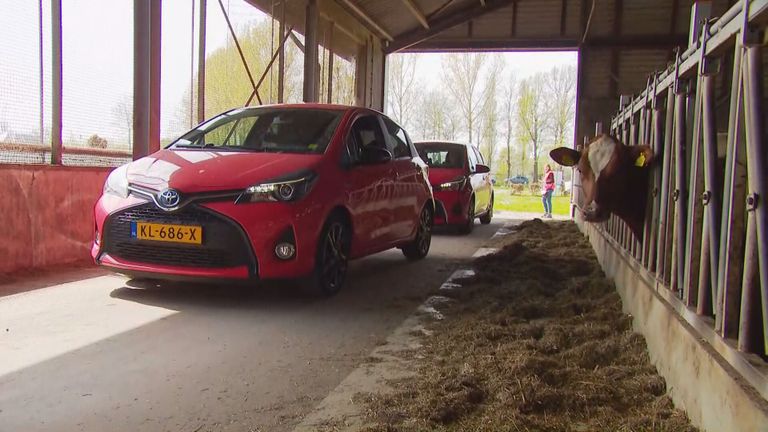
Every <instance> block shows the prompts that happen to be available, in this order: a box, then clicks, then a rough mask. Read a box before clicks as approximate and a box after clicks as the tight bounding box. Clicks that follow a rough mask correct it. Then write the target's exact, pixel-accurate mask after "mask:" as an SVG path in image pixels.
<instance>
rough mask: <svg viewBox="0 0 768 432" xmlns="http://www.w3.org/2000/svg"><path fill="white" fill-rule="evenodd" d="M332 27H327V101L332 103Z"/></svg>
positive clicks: (332, 25)
mask: <svg viewBox="0 0 768 432" xmlns="http://www.w3.org/2000/svg"><path fill="white" fill-rule="evenodd" d="M333 28H334V24H333V23H331V27H330V28H329V29H328V103H333Z"/></svg>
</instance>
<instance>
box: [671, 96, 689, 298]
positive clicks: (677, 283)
mask: <svg viewBox="0 0 768 432" xmlns="http://www.w3.org/2000/svg"><path fill="white" fill-rule="evenodd" d="M685 87H687V85H686V84H685V83H684V82H679V83H678V88H677V89H676V91H675V128H674V129H675V131H674V135H675V144H674V145H675V192H674V194H673V199H674V201H675V227H674V231H673V241H674V246H673V250H674V251H675V259H674V261H673V262H672V284H671V289H672V290H673V291H678V293H679V292H681V290H682V288H683V270H682V269H683V268H684V267H685V228H686V217H685V214H686V208H685V199H686V187H685V153H686V152H685V147H686V104H687V94H686V92H687V88H685Z"/></svg>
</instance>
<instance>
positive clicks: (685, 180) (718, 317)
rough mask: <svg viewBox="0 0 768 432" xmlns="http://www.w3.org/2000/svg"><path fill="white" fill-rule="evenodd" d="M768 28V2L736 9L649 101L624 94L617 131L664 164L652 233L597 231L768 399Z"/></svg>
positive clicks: (662, 76) (656, 178) (622, 227)
mask: <svg viewBox="0 0 768 432" xmlns="http://www.w3.org/2000/svg"><path fill="white" fill-rule="evenodd" d="M766 22H768V0H752V1H749V0H743V1H741V2H739V3H737V4H736V5H734V6H733V7H731V8H730V9H729V10H728V11H727V12H726V13H725V14H724V15H723V16H722V17H720V18H719V19H718V20H716V21H709V22H707V23H704V25H703V26H702V29H701V35H700V37H699V38H698V41H696V43H695V44H693V45H692V46H691V47H689V48H688V49H687V50H686V51H685V52H678V55H677V56H676V57H677V58H676V61H675V62H674V63H673V64H672V65H670V66H669V67H668V68H667V69H666V70H663V71H661V72H659V73H657V74H654V75H653V76H652V77H650V79H649V81H648V86H647V87H646V89H645V90H644V91H643V92H642V93H641V94H640V95H638V96H636V97H634V98H628V97H622V99H621V102H620V107H619V112H618V113H617V114H616V116H615V117H614V118H613V119H612V121H611V125H610V132H611V133H612V134H613V135H614V136H616V137H618V138H619V139H620V140H621V141H622V142H624V143H626V144H628V145H635V144H638V143H646V144H649V145H650V146H651V147H652V149H653V151H654V154H655V155H656V159H655V160H656V162H655V165H654V172H653V175H652V176H651V182H652V186H651V188H650V196H649V202H648V209H647V212H646V223H645V230H644V234H643V236H642V238H641V239H636V238H635V237H634V236H633V235H632V233H631V232H630V230H629V227H628V226H627V224H626V223H624V222H623V221H621V220H620V219H618V218H617V217H615V216H612V217H611V218H610V219H609V220H608V222H607V223H604V224H601V225H599V226H598V227H597V230H598V232H600V233H601V234H602V235H603V236H605V237H607V238H609V239H610V241H611V242H612V243H613V244H614V245H615V246H618V247H619V248H620V249H622V250H623V253H624V254H625V256H626V257H628V258H629V259H630V260H634V261H635V263H636V264H637V266H638V271H640V272H642V273H644V274H646V275H649V277H651V278H655V282H656V287H657V291H658V292H659V293H660V294H661V295H662V296H663V297H664V298H666V299H668V300H670V302H671V303H674V304H673V306H674V307H675V308H676V309H677V310H678V312H680V314H681V315H682V316H683V318H684V319H686V320H687V321H688V322H689V324H692V325H693V326H694V327H697V328H703V327H707V328H708V329H709V330H707V331H709V332H710V334H712V335H713V338H714V342H713V346H714V347H715V348H716V349H717V350H719V351H720V352H721V354H723V357H724V358H726V360H728V361H729V362H730V363H731V364H732V365H733V366H734V367H736V368H737V370H739V371H740V372H742V373H746V374H747V375H749V376H750V377H752V378H754V377H758V381H760V382H761V383H762V385H761V386H757V387H758V391H759V392H760V393H761V394H762V395H763V396H764V397H768V380H766V378H765V377H766V376H768V375H766V374H765V368H766V366H768V364H766V362H765V360H766V359H767V358H768V357H767V356H766V354H767V353H768V250H767V248H768V213H767V212H766V198H768V197H767V196H766V193H768V191H767V190H766V183H768V182H767V181H766V159H767V158H768V147H766V124H765V122H766V112H765V111H764V108H765V107H764V106H763V105H764V103H765V100H764V97H765V94H764V93H763V91H764V89H763V86H764V82H765V79H766V76H765V71H764V70H763V67H764V64H763V61H764V60H763V54H764V50H765V41H766V39H765V30H766V27H765V26H766ZM600 127H601V126H598V129H599V128H600ZM756 368H757V369H756ZM756 370H762V372H760V373H757V374H756V372H755V371H756Z"/></svg>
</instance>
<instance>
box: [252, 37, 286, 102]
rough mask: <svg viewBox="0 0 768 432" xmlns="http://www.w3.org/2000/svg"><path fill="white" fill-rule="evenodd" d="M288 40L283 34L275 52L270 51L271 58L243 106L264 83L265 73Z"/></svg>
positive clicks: (267, 73)
mask: <svg viewBox="0 0 768 432" xmlns="http://www.w3.org/2000/svg"><path fill="white" fill-rule="evenodd" d="M288 31H289V32H292V31H293V26H291V28H290V29H289V30H288ZM287 40H288V35H287V34H286V35H285V36H283V40H281V41H280V46H279V47H278V48H277V50H276V51H275V52H273V53H272V58H270V59H269V63H267V67H266V68H265V69H264V72H263V73H262V74H261V76H260V77H259V81H258V82H256V87H254V89H253V91H252V92H251V96H250V97H249V98H248V101H246V102H245V106H248V104H250V103H251V101H253V97H254V96H255V95H257V94H258V92H259V88H261V84H263V83H264V79H266V78H267V75H269V71H270V70H271V69H272V65H274V64H275V60H277V57H278V56H279V53H280V50H282V49H283V47H284V46H285V42H286V41H287Z"/></svg>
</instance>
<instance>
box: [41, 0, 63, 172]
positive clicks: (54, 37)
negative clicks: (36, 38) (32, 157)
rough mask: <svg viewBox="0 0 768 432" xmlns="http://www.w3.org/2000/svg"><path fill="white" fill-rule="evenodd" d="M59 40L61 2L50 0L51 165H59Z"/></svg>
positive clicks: (60, 78)
mask: <svg viewBox="0 0 768 432" xmlns="http://www.w3.org/2000/svg"><path fill="white" fill-rule="evenodd" d="M61 40H62V39H61V0H51V54H52V55H51V84H52V87H51V105H52V106H51V163H52V164H53V165H61V149H62V145H61V116H62V109H61V107H62V104H61V101H62V99H61V95H62V69H61V64H62V63H61V52H62V42H61ZM42 130H44V129H41V131H42Z"/></svg>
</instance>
